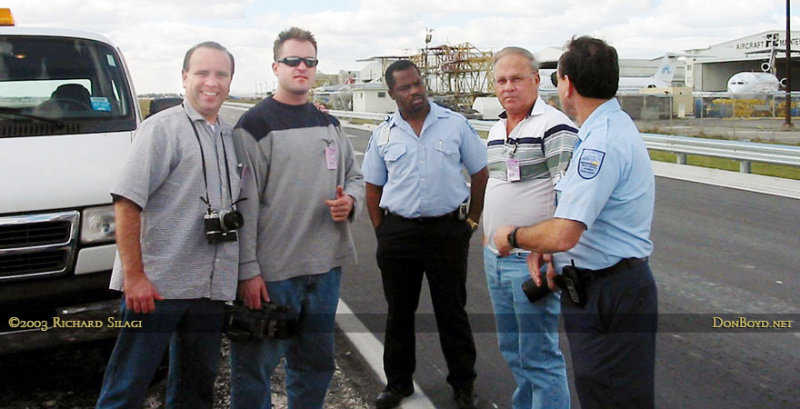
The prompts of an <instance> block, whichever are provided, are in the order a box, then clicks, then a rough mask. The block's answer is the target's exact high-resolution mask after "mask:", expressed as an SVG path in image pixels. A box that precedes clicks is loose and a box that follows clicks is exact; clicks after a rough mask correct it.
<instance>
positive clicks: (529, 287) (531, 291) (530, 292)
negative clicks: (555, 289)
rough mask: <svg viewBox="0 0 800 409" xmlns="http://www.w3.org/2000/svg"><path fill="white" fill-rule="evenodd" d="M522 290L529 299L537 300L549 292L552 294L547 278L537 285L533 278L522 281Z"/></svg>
mask: <svg viewBox="0 0 800 409" xmlns="http://www.w3.org/2000/svg"><path fill="white" fill-rule="evenodd" d="M522 292H524V293H525V296H526V297H528V301H530V302H536V301H539V300H541V299H542V298H543V297H544V296H546V295H547V294H550V287H548V286H547V279H544V278H543V279H542V285H541V286H536V283H535V282H533V279H532V278H529V279H528V280H527V281H525V282H524V283H522Z"/></svg>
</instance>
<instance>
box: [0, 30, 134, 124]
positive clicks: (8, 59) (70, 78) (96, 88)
mask: <svg viewBox="0 0 800 409" xmlns="http://www.w3.org/2000/svg"><path fill="white" fill-rule="evenodd" d="M127 84H128V82H127V78H126V73H125V70H124V68H123V65H122V61H121V60H120V57H119V54H118V53H117V51H116V50H115V49H114V48H113V47H111V46H109V45H107V44H104V43H101V42H97V41H93V40H87V39H80V38H63V37H48V36H23V35H0V138H8V137H20V136H38V135H56V134H67V133H68V134H75V133H97V132H114V131H130V130H133V129H134V128H135V127H136V116H135V107H134V105H133V104H135V103H136V101H135V100H134V99H133V97H132V90H131V89H129V87H128V85H127Z"/></svg>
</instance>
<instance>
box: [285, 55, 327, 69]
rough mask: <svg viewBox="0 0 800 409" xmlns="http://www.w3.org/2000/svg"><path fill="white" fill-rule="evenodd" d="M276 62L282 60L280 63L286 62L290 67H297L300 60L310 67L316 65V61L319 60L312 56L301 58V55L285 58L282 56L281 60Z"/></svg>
mask: <svg viewBox="0 0 800 409" xmlns="http://www.w3.org/2000/svg"><path fill="white" fill-rule="evenodd" d="M278 62H282V63H284V64H286V65H288V66H290V67H297V66H298V65H300V62H303V63H304V64H305V65H306V67H308V68H311V67H315V66H316V65H317V63H318V62H319V60H317V59H316V58H314V57H305V58H302V57H286V58H283V59H281V60H278Z"/></svg>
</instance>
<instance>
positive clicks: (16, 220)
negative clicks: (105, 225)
mask: <svg viewBox="0 0 800 409" xmlns="http://www.w3.org/2000/svg"><path fill="white" fill-rule="evenodd" d="M79 218H80V214H79V213H78V212H77V211H68V212H59V213H47V214H37V215H22V216H8V217H0V281H6V280H19V279H26V278H35V277H45V276H52V275H60V274H65V273H66V272H67V271H68V270H69V269H70V268H71V267H72V261H73V260H74V258H75V248H76V244H77V236H78V234H77V233H78V220H79Z"/></svg>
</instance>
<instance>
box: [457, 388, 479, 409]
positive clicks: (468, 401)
mask: <svg viewBox="0 0 800 409" xmlns="http://www.w3.org/2000/svg"><path fill="white" fill-rule="evenodd" d="M453 399H455V400H456V405H458V409H477V407H478V406H477V405H478V397H477V396H475V392H473V390H472V387H468V388H453Z"/></svg>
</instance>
